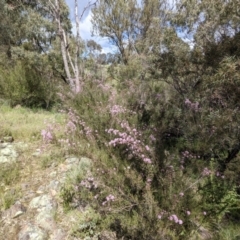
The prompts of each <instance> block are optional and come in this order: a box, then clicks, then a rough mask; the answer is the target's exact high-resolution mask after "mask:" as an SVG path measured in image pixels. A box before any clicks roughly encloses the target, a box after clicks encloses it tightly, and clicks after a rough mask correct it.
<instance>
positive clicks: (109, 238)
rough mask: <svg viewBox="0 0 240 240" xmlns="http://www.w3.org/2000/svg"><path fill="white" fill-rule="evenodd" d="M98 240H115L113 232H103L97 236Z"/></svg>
mask: <svg viewBox="0 0 240 240" xmlns="http://www.w3.org/2000/svg"><path fill="white" fill-rule="evenodd" d="M99 240H117V236H116V233H115V232H110V231H103V232H101V234H100V236H99Z"/></svg>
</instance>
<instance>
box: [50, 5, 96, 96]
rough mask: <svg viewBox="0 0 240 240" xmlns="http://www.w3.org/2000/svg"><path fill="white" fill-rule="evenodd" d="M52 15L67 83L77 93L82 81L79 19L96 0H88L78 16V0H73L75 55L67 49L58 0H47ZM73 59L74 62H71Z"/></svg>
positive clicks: (79, 90) (80, 88)
mask: <svg viewBox="0 0 240 240" xmlns="http://www.w3.org/2000/svg"><path fill="white" fill-rule="evenodd" d="M48 1H49V4H50V7H51V10H52V13H53V16H54V18H55V21H56V23H57V26H58V35H59V38H60V45H61V54H62V59H63V64H64V70H65V73H66V76H67V83H68V84H69V85H70V87H71V90H72V91H73V92H74V93H79V92H81V90H82V82H81V78H80V69H81V66H80V62H79V59H80V41H81V38H80V20H81V19H82V17H83V14H84V12H85V11H86V10H87V9H88V8H89V7H91V6H93V5H94V4H95V3H96V2H97V1H98V0H96V1H94V2H91V0H90V1H89V2H88V4H87V6H86V7H85V8H84V9H83V11H82V14H81V16H80V17H79V14H78V0H75V23H76V48H75V52H74V54H75V56H73V57H72V56H71V54H70V52H69V49H68V39H67V34H66V32H65V30H64V28H63V27H62V23H61V18H60V16H61V9H60V4H59V0H55V3H54V4H53V3H52V1H51V0H48ZM73 59H74V62H73ZM70 66H71V68H72V74H71V71H70Z"/></svg>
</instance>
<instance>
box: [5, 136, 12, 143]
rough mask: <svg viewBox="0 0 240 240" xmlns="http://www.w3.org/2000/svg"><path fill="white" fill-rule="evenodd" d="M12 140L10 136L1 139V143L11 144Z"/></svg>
mask: <svg viewBox="0 0 240 240" xmlns="http://www.w3.org/2000/svg"><path fill="white" fill-rule="evenodd" d="M13 141H14V138H13V137H12V136H7V137H3V142H8V143H12V142H13Z"/></svg>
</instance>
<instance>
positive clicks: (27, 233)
mask: <svg viewBox="0 0 240 240" xmlns="http://www.w3.org/2000/svg"><path fill="white" fill-rule="evenodd" d="M47 239H48V235H47V233H46V232H45V231H43V230H42V229H40V228H39V227H37V226H34V225H32V224H28V225H26V226H25V227H24V228H23V229H22V230H21V231H20V233H19V234H18V240H47Z"/></svg>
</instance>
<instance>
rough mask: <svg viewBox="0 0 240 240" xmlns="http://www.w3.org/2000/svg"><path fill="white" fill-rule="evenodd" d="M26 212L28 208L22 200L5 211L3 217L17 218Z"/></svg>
mask: <svg viewBox="0 0 240 240" xmlns="http://www.w3.org/2000/svg"><path fill="white" fill-rule="evenodd" d="M25 212H26V208H25V207H24V206H23V205H22V203H21V202H20V201H17V202H16V203H15V204H14V205H12V206H11V207H10V208H9V209H8V210H6V211H5V212H4V213H3V218H17V217H19V216H21V215H22V214H24V213H25Z"/></svg>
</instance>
